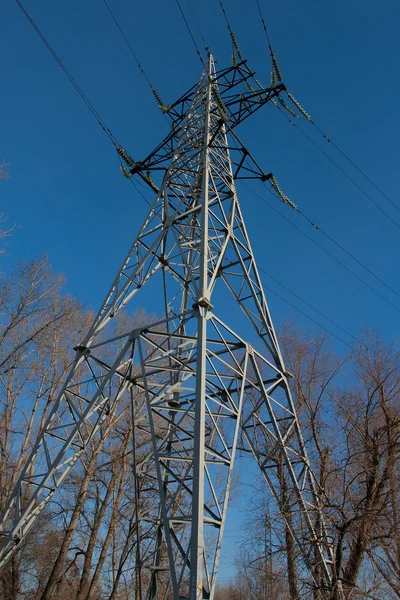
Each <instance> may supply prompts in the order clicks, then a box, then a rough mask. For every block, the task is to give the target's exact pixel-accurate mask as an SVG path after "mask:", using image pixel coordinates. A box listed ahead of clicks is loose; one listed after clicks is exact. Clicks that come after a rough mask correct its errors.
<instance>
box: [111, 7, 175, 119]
mask: <svg viewBox="0 0 400 600" xmlns="http://www.w3.org/2000/svg"><path fill="white" fill-rule="evenodd" d="M104 4H105V5H106V7H107V10H108V12H109V13H110V15H111V18H112V20H113V21H114V23H115V25H116V27H117V29H118V31H119V32H120V34H121V36H122V38H123V40H124V41H125V43H126V45H127V46H128V48H129V51H130V53H131V55H132V56H133V58H134V60H135V62H136V65H137V67H138V69H139V71H140V72H141V73H142V75H143V76H144V78H145V79H146V81H147V83H148V85H149V87H150V89H151V91H152V94H153V96H154V97H155V99H156V101H157V103H158V104H162V103H161V102H160V97H159V95H158V93H157V92H156V90H155V88H154V87H153V85H152V83H151V81H150V78H149V76H148V75H147V73H146V71H145V70H144V68H143V67H142V64H141V63H140V61H139V59H138V57H137V54H136V53H135V51H134V49H133V48H132V45H131V44H130V42H129V40H128V38H127V37H126V35H125V33H124V31H123V29H122V27H121V26H120V24H119V23H118V20H117V17H116V16H115V14H114V12H113V11H112V10H111V7H110V6H109V4H108V2H107V0H104ZM162 114H163V116H164V119H165V120H166V121H167V122H168V119H167V116H166V114H165V113H164V112H163V113H162Z"/></svg>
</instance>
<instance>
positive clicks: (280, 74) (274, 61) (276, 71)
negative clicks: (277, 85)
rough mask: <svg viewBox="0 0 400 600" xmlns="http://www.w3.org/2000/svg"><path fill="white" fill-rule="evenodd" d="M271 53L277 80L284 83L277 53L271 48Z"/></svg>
mask: <svg viewBox="0 0 400 600" xmlns="http://www.w3.org/2000/svg"><path fill="white" fill-rule="evenodd" d="M270 52H271V60H272V72H275V75H276V78H277V79H278V81H280V82H281V83H282V81H283V80H282V73H281V70H280V68H279V64H278V60H277V58H276V56H275V52H274V51H273V50H272V48H271V47H270Z"/></svg>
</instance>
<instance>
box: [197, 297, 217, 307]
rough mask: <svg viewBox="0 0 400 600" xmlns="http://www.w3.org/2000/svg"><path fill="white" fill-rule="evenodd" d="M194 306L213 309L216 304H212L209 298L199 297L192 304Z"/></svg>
mask: <svg viewBox="0 0 400 600" xmlns="http://www.w3.org/2000/svg"><path fill="white" fill-rule="evenodd" d="M192 308H206V309H207V310H212V309H213V308H214V306H213V305H212V304H211V302H210V300H209V299H208V298H204V297H203V298H199V299H198V300H197V302H195V303H194V304H193V305H192Z"/></svg>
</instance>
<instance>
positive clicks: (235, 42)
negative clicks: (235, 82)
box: [228, 25, 243, 61]
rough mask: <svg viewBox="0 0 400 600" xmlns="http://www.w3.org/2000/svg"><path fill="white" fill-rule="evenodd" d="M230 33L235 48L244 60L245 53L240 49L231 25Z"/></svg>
mask: <svg viewBox="0 0 400 600" xmlns="http://www.w3.org/2000/svg"><path fill="white" fill-rule="evenodd" d="M228 27H229V25H228ZM229 35H230V36H231V40H232V46H233V49H234V51H235V52H236V54H237V55H238V58H239V60H240V61H242V60H243V54H242V53H241V51H240V48H239V44H238V41H237V39H236V36H235V34H234V33H233V31H232V29H231V28H230V27H229Z"/></svg>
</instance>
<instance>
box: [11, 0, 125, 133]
mask: <svg viewBox="0 0 400 600" xmlns="http://www.w3.org/2000/svg"><path fill="white" fill-rule="evenodd" d="M16 3H17V4H18V6H19V8H20V9H21V11H22V12H23V13H24V15H25V17H26V18H27V19H28V21H29V23H30V24H31V25H32V27H33V28H34V30H35V31H36V33H37V34H38V36H39V37H40V39H41V40H42V42H43V43H44V44H45V46H46V47H47V49H48V50H49V52H50V54H51V55H52V56H53V58H54V59H55V60H56V62H57V64H58V65H59V67H60V68H61V69H62V71H63V72H64V74H65V75H66V76H67V77H68V79H69V81H70V82H71V83H72V85H73V86H74V88H75V90H76V91H77V92H78V94H79V95H80V97H81V98H82V100H83V101H84V103H85V104H86V106H87V107H88V109H89V110H90V112H91V113H92V115H93V116H94V117H95V119H96V121H97V122H98V123H99V125H100V127H101V128H102V129H103V130H104V131H105V133H106V134H107V135H108V137H109V138H110V140H111V141H112V142H113V144H116V143H117V142H116V139H115V137H114V135H113V134H112V132H111V130H110V129H109V127H107V125H106V123H105V121H104V119H103V118H102V117H101V116H100V114H99V112H98V111H97V110H96V109H95V107H94V106H93V104H92V103H91V102H90V100H89V98H88V97H87V96H86V94H85V93H84V91H83V90H82V88H81V87H80V86H79V85H78V83H77V82H76V80H75V79H74V77H73V76H72V75H71V73H70V71H69V70H68V69H67V67H66V66H65V64H64V63H63V62H62V60H61V58H60V57H59V56H58V54H57V53H56V52H55V50H54V49H53V47H52V46H51V44H50V42H49V41H48V40H47V39H46V38H45V36H44V35H43V33H42V32H41V31H40V29H39V27H38V26H37V25H36V23H35V22H34V20H33V19H32V17H31V16H30V14H29V13H28V11H27V10H26V9H25V8H24V7H23V5H22V4H21V2H20V0H16Z"/></svg>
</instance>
